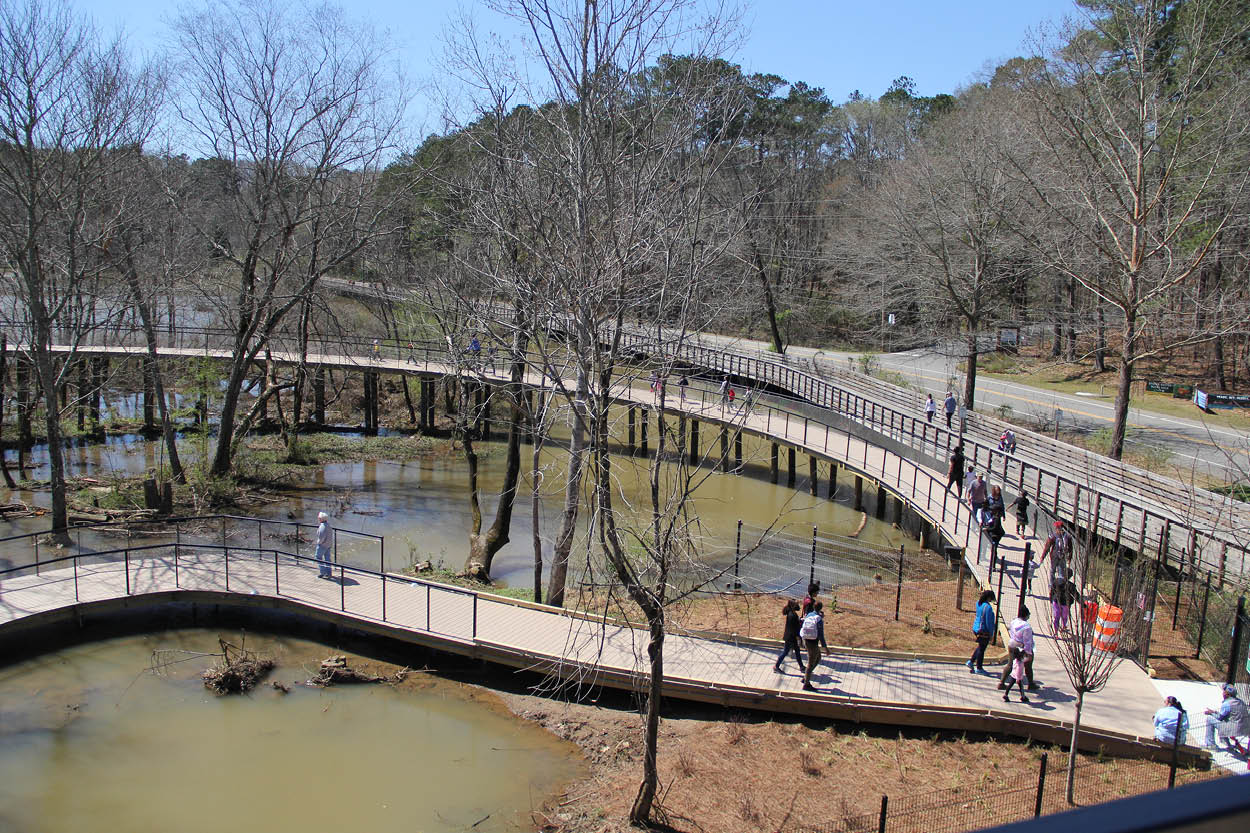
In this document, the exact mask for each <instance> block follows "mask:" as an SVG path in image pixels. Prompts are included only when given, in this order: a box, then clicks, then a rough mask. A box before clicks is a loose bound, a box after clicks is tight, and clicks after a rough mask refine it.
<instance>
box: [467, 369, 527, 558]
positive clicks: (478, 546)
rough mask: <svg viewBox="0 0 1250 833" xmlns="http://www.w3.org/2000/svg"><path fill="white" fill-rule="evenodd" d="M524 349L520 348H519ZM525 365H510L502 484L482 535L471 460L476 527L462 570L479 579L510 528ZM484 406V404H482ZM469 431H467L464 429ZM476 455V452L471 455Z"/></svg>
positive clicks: (518, 465) (518, 460)
mask: <svg viewBox="0 0 1250 833" xmlns="http://www.w3.org/2000/svg"><path fill="white" fill-rule="evenodd" d="M521 352H522V353H523V352H524V351H523V350H522V351H521ZM524 374H525V365H524V363H523V362H519V361H518V362H514V363H513V367H512V378H513V382H512V383H511V384H509V386H508V396H509V399H510V400H511V407H510V409H509V411H510V418H509V420H508V451H507V457H506V460H505V463H504V474H503V485H502V486H500V489H499V503H498V505H497V506H496V507H495V520H494V522H492V523H491V525H490V529H488V530H486V534H485V535H481V534H479V533H480V530H481V525H482V522H481V514H482V513H481V507H480V506H479V505H478V504H477V496H476V490H477V472H476V468H477V463H476V459H475V461H474V464H473V468H474V472H473V473H472V475H471V477H472V489H473V491H474V494H473V495H472V496H471V497H470V501H471V503H472V504H473V515H474V524H475V526H476V528H477V530H478V532H475V533H474V534H471V535H470V536H469V557H468V559H467V560H466V561H465V565H464V572H465V573H466V574H467V575H471V576H474V577H475V578H478V579H480V580H482V581H490V568H491V562H492V561H494V558H495V554H496V553H498V552H499V551H500V550H501V549H503V548H504V546H505V545H506V544H507V543H508V541H509V532H510V531H511V529H512V510H513V507H514V506H515V504H516V493H517V483H518V482H519V481H520V479H521V422H522V419H521V408H520V406H519V405H518V399H519V397H520V395H521V393H522V386H521V379H523V378H524ZM483 407H485V406H483ZM466 433H468V432H466ZM474 456H475V458H476V454H475V455H474Z"/></svg>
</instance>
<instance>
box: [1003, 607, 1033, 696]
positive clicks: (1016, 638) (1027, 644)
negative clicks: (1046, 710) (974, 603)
mask: <svg viewBox="0 0 1250 833" xmlns="http://www.w3.org/2000/svg"><path fill="white" fill-rule="evenodd" d="M1029 615H1030V614H1029V609H1028V608H1027V607H1021V608H1020V615H1019V616H1017V617H1016V618H1015V619H1012V620H1011V624H1010V625H1008V626H1007V635H1008V637H1009V638H1008V642H1007V651H1008V655H1007V667H1006V668H1004V669H1003V676H1002V677H1000V678H999V680H998V687H999V688H1001V689H1006V691H1005V693H1004V694H1003V699H1004V700H1006V699H1007V695H1008V694H1010V693H1011V683H1012V681H1013V680H1015V681H1016V682H1019V683H1020V702H1021V703H1027V702H1029V700H1028V698H1027V697H1025V696H1024V680H1025V679H1026V678H1027V679H1028V681H1029V691H1036V690H1037V683H1035V682H1034V681H1033V652H1034V643H1033V626H1032V625H1030V624H1029ZM1017 660H1018V661H1019V663H1020V668H1019V669H1018V670H1019V672H1020V674H1019V676H1017V675H1016V671H1017V668H1016V662H1017Z"/></svg>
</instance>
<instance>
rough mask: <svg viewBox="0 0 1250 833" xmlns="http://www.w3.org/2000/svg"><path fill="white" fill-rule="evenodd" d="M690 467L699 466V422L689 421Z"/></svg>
mask: <svg viewBox="0 0 1250 833" xmlns="http://www.w3.org/2000/svg"><path fill="white" fill-rule="evenodd" d="M690 465H692V466H697V465H699V421H698V420H697V419H692V420H690Z"/></svg>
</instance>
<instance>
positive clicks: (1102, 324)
mask: <svg viewBox="0 0 1250 833" xmlns="http://www.w3.org/2000/svg"><path fill="white" fill-rule="evenodd" d="M1097 303H1098V344H1097V345H1096V346H1095V347H1094V367H1095V368H1096V369H1097V370H1098V372H1099V373H1106V372H1107V316H1106V315H1105V314H1104V313H1103V310H1102V301H1101V300H1099V301H1098V302H1097Z"/></svg>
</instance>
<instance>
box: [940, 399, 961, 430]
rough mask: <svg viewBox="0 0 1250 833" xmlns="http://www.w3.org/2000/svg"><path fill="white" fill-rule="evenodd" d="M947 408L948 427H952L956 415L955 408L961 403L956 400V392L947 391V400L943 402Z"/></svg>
mask: <svg viewBox="0 0 1250 833" xmlns="http://www.w3.org/2000/svg"><path fill="white" fill-rule="evenodd" d="M942 404H943V406H944V407H945V409H946V427H947V428H950V427H951V420H952V419H954V417H955V409H956V408H958V407H959V403H958V402H956V401H955V394H953V393H951V392H950V391H947V392H946V401H945V402H944V403H942Z"/></svg>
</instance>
